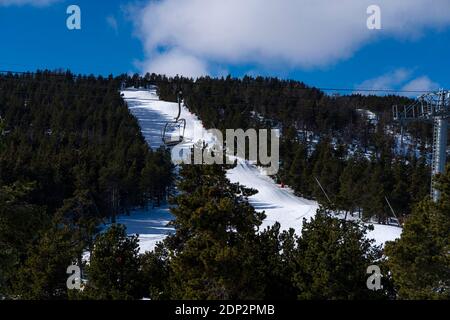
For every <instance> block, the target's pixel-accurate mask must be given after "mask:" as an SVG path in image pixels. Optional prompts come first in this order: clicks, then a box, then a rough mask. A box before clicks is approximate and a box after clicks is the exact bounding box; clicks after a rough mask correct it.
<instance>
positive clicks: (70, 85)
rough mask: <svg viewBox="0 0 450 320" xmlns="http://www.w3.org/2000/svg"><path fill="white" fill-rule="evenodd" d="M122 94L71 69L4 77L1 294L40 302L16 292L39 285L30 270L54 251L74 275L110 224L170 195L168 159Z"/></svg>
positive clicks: (0, 96)
mask: <svg viewBox="0 0 450 320" xmlns="http://www.w3.org/2000/svg"><path fill="white" fill-rule="evenodd" d="M119 88H120V82H118V80H117V79H114V78H112V77H109V78H102V77H93V76H75V75H73V74H71V73H69V72H66V73H54V72H37V73H30V74H21V75H16V74H6V75H2V76H0V117H1V119H2V135H1V138H2V146H1V150H0V184H1V194H0V202H1V203H0V211H1V214H0V270H1V271H0V293H4V292H9V293H11V294H14V293H20V294H25V295H31V296H35V295H38V293H36V292H33V291H32V290H29V288H26V287H20V288H19V287H17V286H18V284H21V285H25V284H26V283H27V281H28V280H29V281H28V282H29V283H32V282H33V281H32V280H30V279H27V277H36V279H34V280H35V281H39V280H38V278H39V274H36V273H34V272H33V273H28V271H27V270H28V269H27V268H31V267H36V268H39V267H44V264H45V262H44V261H43V260H42V259H49V257H46V256H47V254H49V253H55V254H56V255H57V256H56V257H55V258H54V259H55V260H57V259H58V257H60V258H61V259H62V260H64V259H65V262H64V263H65V266H66V267H61V265H59V264H58V263H59V262H62V261H52V263H55V264H57V265H54V267H55V268H56V267H58V268H59V267H61V269H58V272H59V276H60V277H61V276H65V277H66V275H65V268H67V266H68V265H69V264H70V261H71V259H73V258H74V257H75V258H77V259H78V260H80V259H81V254H82V251H83V250H84V249H86V247H89V246H91V245H92V241H93V237H94V236H95V234H96V232H97V231H98V230H97V229H98V227H100V226H101V225H102V223H103V222H108V221H112V222H114V220H115V216H116V215H118V214H121V213H127V212H129V210H130V209H132V208H134V207H137V206H142V205H146V204H148V203H149V201H156V202H159V201H160V200H162V199H163V198H165V197H166V193H167V190H168V187H169V186H170V185H171V181H172V173H171V171H172V164H171V161H170V158H169V155H168V152H167V151H166V150H164V149H160V150H150V149H149V147H148V145H147V144H146V142H145V140H144V138H143V136H142V134H141V132H140V128H139V126H138V124H137V121H136V119H135V118H134V117H133V116H132V115H131V114H130V113H129V111H128V108H127V106H126V105H125V103H124V101H123V100H122V98H121V97H120V94H119V91H118V89H119ZM59 237H61V240H63V241H57V239H59ZM64 241H67V242H64ZM65 245H67V247H64V246H65ZM49 250H50V251H49ZM52 250H53V251H54V252H52ZM46 253H47V254H46ZM62 255H65V256H64V257H63V256H62ZM47 267H48V266H47ZM18 268H19V270H18V271H17V269H18ZM16 271H17V272H16ZM44 271H45V270H35V272H37V273H39V272H44ZM21 276H23V277H25V278H24V279H22V278H20V277H21ZM52 277H53V275H52ZM54 277H56V275H54ZM42 294H43V295H44V293H42ZM48 294H49V295H48V296H47V297H48V298H50V297H51V295H52V294H53V293H52V294H51V293H48ZM44 296H45V295H44Z"/></svg>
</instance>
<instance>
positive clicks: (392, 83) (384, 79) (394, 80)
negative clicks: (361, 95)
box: [356, 69, 411, 90]
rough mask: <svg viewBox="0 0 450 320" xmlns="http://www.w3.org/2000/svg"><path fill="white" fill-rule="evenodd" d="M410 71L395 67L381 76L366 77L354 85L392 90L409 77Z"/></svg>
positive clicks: (364, 88) (361, 88)
mask: <svg viewBox="0 0 450 320" xmlns="http://www.w3.org/2000/svg"><path fill="white" fill-rule="evenodd" d="M410 76H411V71H410V70H407V69H397V70H394V71H391V72H388V73H385V74H383V75H381V76H378V77H375V78H372V79H368V80H366V81H364V82H362V83H361V84H359V85H357V86H356V89H359V90H386V89H387V90H392V89H394V88H396V87H398V86H399V85H401V84H403V83H405V81H407V80H408V79H410Z"/></svg>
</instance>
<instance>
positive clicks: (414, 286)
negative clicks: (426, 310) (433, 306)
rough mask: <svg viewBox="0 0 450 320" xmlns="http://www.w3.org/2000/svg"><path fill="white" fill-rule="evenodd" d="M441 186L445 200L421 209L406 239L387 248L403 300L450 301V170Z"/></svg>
mask: <svg viewBox="0 0 450 320" xmlns="http://www.w3.org/2000/svg"><path fill="white" fill-rule="evenodd" d="M439 182H440V186H439V188H440V189H441V190H442V198H441V200H440V201H439V202H438V203H434V202H432V201H431V200H429V199H427V200H424V201H422V202H421V203H420V204H419V205H417V207H416V208H415V209H414V211H413V214H412V215H410V216H409V217H408V218H407V220H406V223H405V226H404V229H403V233H402V237H401V238H400V239H398V240H397V241H395V242H392V243H388V244H387V246H386V254H387V256H388V257H389V259H388V265H389V268H390V270H392V273H393V279H394V282H395V285H396V288H397V290H398V295H399V298H401V299H450V255H449V252H450V168H448V169H447V173H446V174H445V175H443V176H441V178H440V180H439Z"/></svg>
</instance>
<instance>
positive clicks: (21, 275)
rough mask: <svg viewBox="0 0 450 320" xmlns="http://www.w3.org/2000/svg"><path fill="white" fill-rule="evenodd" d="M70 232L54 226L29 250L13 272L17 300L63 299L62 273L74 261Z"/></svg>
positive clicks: (62, 227)
mask: <svg viewBox="0 0 450 320" xmlns="http://www.w3.org/2000/svg"><path fill="white" fill-rule="evenodd" d="M76 249H77V247H76V246H75V245H74V244H73V242H72V233H71V230H70V229H68V228H67V227H65V226H61V225H60V224H58V223H54V225H53V226H52V227H51V228H50V229H49V230H47V231H45V233H44V234H43V235H42V236H41V237H40V238H39V240H38V242H37V244H36V245H33V246H31V247H30V249H29V252H28V257H27V259H26V260H25V263H24V265H23V266H22V267H20V268H19V270H18V272H17V279H15V281H14V294H15V295H16V296H17V297H19V298H20V299H31V300H52V299H67V297H68V295H67V284H66V282H67V277H68V275H67V274H66V270H67V268H68V267H69V266H71V265H73V264H74V263H75V261H76V257H77V255H78V254H77V251H76Z"/></svg>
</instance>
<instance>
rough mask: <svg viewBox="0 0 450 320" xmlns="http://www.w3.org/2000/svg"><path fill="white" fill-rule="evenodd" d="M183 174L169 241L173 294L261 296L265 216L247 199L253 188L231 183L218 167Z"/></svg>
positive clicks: (194, 168)
mask: <svg viewBox="0 0 450 320" xmlns="http://www.w3.org/2000/svg"><path fill="white" fill-rule="evenodd" d="M180 174H181V177H182V179H181V181H180V183H179V185H178V187H179V190H180V192H181V194H180V195H179V196H178V197H177V198H176V199H175V204H176V205H177V206H176V207H174V208H173V209H172V212H173V214H174V215H175V220H174V222H173V224H174V226H175V227H176V234H175V235H174V236H171V237H169V238H168V240H167V241H166V245H167V247H168V250H169V256H170V272H171V276H170V283H171V289H170V290H171V298H174V299H258V298H262V297H263V290H264V281H263V280H262V277H263V274H262V272H261V273H260V270H261V268H260V266H261V262H260V261H259V259H258V256H257V255H255V252H254V250H253V247H254V246H255V244H256V243H257V235H256V231H257V228H258V226H259V225H260V224H261V221H262V219H263V217H264V215H263V214H260V213H256V212H255V210H254V209H253V207H251V206H250V204H249V203H248V201H247V198H248V196H250V195H252V194H253V193H254V191H253V190H250V189H247V188H244V187H242V186H240V185H239V184H232V183H230V182H229V181H228V180H227V179H226V178H225V171H224V169H223V168H222V167H220V166H216V165H213V166H195V165H194V166H184V167H183V168H182V169H181V172H180ZM261 267H262V266H261Z"/></svg>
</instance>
